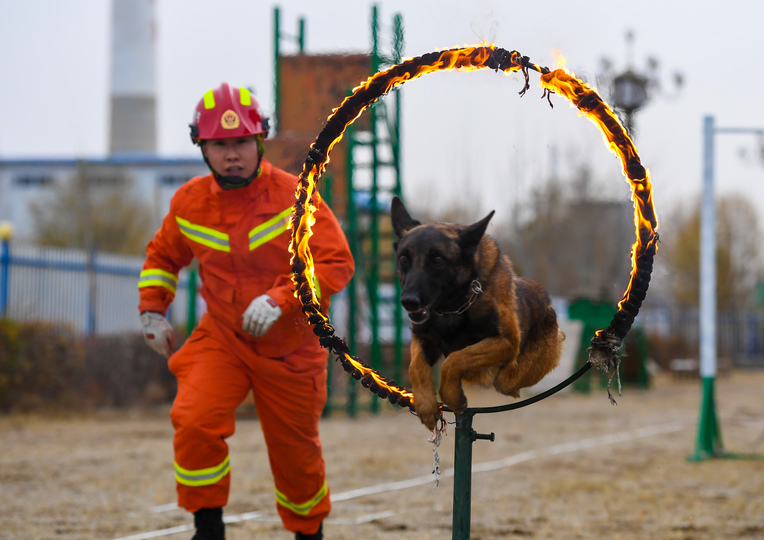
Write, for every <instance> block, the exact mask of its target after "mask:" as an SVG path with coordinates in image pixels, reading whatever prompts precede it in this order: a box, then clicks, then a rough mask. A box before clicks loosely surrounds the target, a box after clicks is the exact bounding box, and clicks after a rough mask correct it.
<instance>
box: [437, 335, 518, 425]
mask: <svg viewBox="0 0 764 540" xmlns="http://www.w3.org/2000/svg"><path fill="white" fill-rule="evenodd" d="M516 355H517V346H515V345H513V344H512V343H511V342H510V341H509V340H508V339H506V338H503V337H493V338H486V339H484V340H482V341H479V342H478V343H475V344H474V345H470V346H469V347H465V348H464V349H461V350H458V351H456V352H453V353H451V354H450V355H449V356H448V358H446V360H445V362H443V368H442V369H441V373H440V397H441V399H442V400H443V403H445V404H446V405H448V407H449V408H450V409H451V410H452V411H454V412H455V413H456V414H461V413H462V412H464V409H466V408H467V398H466V397H465V395H464V390H463V389H462V380H463V379H465V377H466V376H467V375H468V374H469V377H468V379H469V380H471V381H474V382H478V381H480V373H481V372H484V371H488V370H492V369H495V367H496V366H497V365H498V364H502V363H504V362H506V361H507V359H508V358H514V357H515V356H516ZM490 381H491V379H488V380H487V381H484V382H485V384H490Z"/></svg>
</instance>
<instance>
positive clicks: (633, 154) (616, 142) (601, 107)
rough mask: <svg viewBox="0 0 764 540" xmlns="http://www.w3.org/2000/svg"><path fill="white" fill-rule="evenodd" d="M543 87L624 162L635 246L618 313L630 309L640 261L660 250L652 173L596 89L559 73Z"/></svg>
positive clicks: (545, 80)
mask: <svg viewBox="0 0 764 540" xmlns="http://www.w3.org/2000/svg"><path fill="white" fill-rule="evenodd" d="M541 84H542V86H543V87H544V88H546V89H548V90H552V91H555V92H557V93H559V94H560V95H562V96H564V97H566V98H567V99H568V100H570V102H571V104H572V105H573V106H575V107H576V108H577V109H578V110H579V111H581V113H583V114H584V116H586V117H587V118H589V119H590V120H592V121H593V122H594V123H595V124H596V125H597V127H598V128H599V129H600V131H601V132H602V135H603V137H604V139H605V142H606V144H607V145H608V147H609V148H610V150H611V151H612V152H613V153H614V154H615V155H616V156H617V157H618V158H619V159H620V160H621V165H622V167H623V174H624V176H625V177H626V179H627V180H628V181H629V184H630V185H631V188H632V201H633V202H634V224H635V228H636V242H635V243H634V244H633V245H632V249H631V264H632V272H631V276H630V278H629V285H628V287H627V288H626V292H625V293H624V295H623V299H622V300H621V301H620V302H619V303H618V309H619V310H622V309H628V306H626V305H625V304H626V303H627V302H629V301H630V300H634V298H632V294H631V293H632V289H633V286H634V284H635V282H636V280H637V279H638V277H639V276H638V269H639V265H638V258H639V257H641V256H642V255H644V254H645V253H648V252H650V253H654V252H655V250H657V241H658V234H657V232H656V229H657V227H658V220H657V218H656V215H655V207H654V205H653V188H652V184H651V182H650V173H649V171H648V170H647V169H646V168H645V167H644V166H642V163H641V161H640V159H639V155H638V154H637V149H636V147H635V146H634V142H633V141H632V140H631V137H629V135H628V134H627V133H626V129H625V128H624V127H623V125H622V124H621V122H620V121H619V120H618V117H617V116H616V115H615V113H614V112H613V111H612V109H610V107H608V106H607V104H605V102H604V101H603V100H602V98H600V97H599V95H598V94H597V92H596V91H595V90H594V89H593V88H591V87H590V86H588V85H587V84H586V83H584V82H583V81H581V80H580V79H576V78H575V77H574V76H572V75H570V74H568V73H566V72H564V71H563V70H560V69H557V70H555V71H552V72H550V73H545V74H542V75H541ZM645 292H647V291H646V290H645ZM642 300H644V298H641V299H639V300H638V301H639V305H637V309H638V308H639V307H641V303H642ZM635 315H636V314H635Z"/></svg>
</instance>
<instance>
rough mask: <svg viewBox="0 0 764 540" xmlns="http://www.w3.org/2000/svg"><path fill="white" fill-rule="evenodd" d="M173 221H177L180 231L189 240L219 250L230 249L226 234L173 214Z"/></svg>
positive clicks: (228, 250)
mask: <svg viewBox="0 0 764 540" xmlns="http://www.w3.org/2000/svg"><path fill="white" fill-rule="evenodd" d="M175 221H177V222H178V226H179V227H180V232H181V233H183V235H184V236H186V237H187V238H189V239H190V240H193V241H194V242H199V243H200V244H203V245H205V246H207V247H211V248H212V249H217V250H219V251H227V252H230V251H231V244H230V243H229V242H228V235H227V234H225V233H222V232H219V231H216V230H215V229H210V228H209V227H202V226H201V225H194V224H193V223H191V222H189V221H186V220H185V219H183V218H181V217H178V216H175Z"/></svg>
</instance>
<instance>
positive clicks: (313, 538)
mask: <svg viewBox="0 0 764 540" xmlns="http://www.w3.org/2000/svg"><path fill="white" fill-rule="evenodd" d="M323 530H324V524H323V523H322V524H321V525H319V526H318V532H315V533H313V534H305V533H301V532H298V533H297V534H295V535H294V540H324V533H323Z"/></svg>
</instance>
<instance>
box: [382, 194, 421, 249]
mask: <svg viewBox="0 0 764 540" xmlns="http://www.w3.org/2000/svg"><path fill="white" fill-rule="evenodd" d="M390 219H391V220H392V222H393V232H394V233H395V236H397V237H398V238H399V239H400V238H403V235H404V234H405V233H406V231H408V230H410V229H413V228H414V227H416V226H417V225H421V224H422V223H421V222H419V221H417V220H415V219H413V218H412V217H411V216H410V215H409V213H408V211H407V210H406V207H405V206H403V201H401V200H400V199H399V198H398V197H393V202H392V204H391V206H390Z"/></svg>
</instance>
